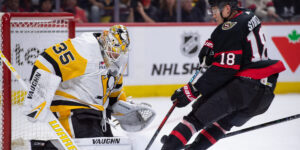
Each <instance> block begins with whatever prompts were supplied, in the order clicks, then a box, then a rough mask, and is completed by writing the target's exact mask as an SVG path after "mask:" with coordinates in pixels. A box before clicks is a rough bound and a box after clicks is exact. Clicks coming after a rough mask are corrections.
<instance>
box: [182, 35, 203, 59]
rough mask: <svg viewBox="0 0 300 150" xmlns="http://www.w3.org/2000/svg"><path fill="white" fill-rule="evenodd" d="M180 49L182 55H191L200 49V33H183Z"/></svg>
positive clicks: (196, 53)
mask: <svg viewBox="0 0 300 150" xmlns="http://www.w3.org/2000/svg"><path fill="white" fill-rule="evenodd" d="M180 51H181V53H182V54H183V55H184V56H187V57H193V56H195V55H198V53H199V51H200V35H199V34H198V33H192V32H191V33H184V34H183V36H182V42H181V46H180Z"/></svg>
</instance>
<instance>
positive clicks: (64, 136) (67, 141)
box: [0, 50, 79, 150]
mask: <svg viewBox="0 0 300 150" xmlns="http://www.w3.org/2000/svg"><path fill="white" fill-rule="evenodd" d="M0 56H1V60H2V62H4V63H5V65H6V66H7V68H8V69H9V70H10V71H11V72H12V73H13V75H14V76H15V77H16V79H17V80H18V81H19V82H20V83H21V85H22V86H23V88H24V89H25V90H28V86H27V84H26V83H25V82H24V81H23V80H22V78H21V76H20V75H19V74H18V73H17V71H16V70H15V68H14V67H13V66H12V65H11V64H10V62H9V61H8V60H7V59H6V57H5V56H4V54H3V53H2V51H1V50H0ZM44 111H48V113H51V111H50V110H49V109H48V110H44ZM48 116H49V117H47V120H46V121H47V125H48V126H49V128H51V131H53V132H54V134H55V135H56V136H57V139H58V141H59V142H60V143H61V145H62V146H63V147H64V149H66V150H69V149H73V150H78V149H79V148H78V146H77V145H76V144H75V143H74V141H73V139H72V138H71V137H70V135H69V134H68V133H67V132H66V130H65V129H64V127H63V126H62V125H61V123H60V122H59V121H58V120H57V118H56V117H55V116H54V115H53V114H52V113H51V115H48Z"/></svg>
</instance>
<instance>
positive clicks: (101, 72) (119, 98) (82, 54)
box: [31, 33, 155, 135]
mask: <svg viewBox="0 0 300 150" xmlns="http://www.w3.org/2000/svg"><path fill="white" fill-rule="evenodd" d="M101 48H103V47H101V45H100V44H99V41H98V39H97V38H96V37H95V36H94V34H93V33H83V34H81V35H80V36H78V37H76V38H74V39H68V40H66V41H64V42H62V43H58V44H56V45H54V46H52V47H49V48H48V49H46V50H45V51H44V52H43V53H41V54H40V56H39V57H38V59H37V60H36V62H35V63H34V67H33V70H32V71H33V72H32V76H31V78H34V77H35V75H36V72H40V69H41V70H43V71H45V72H48V73H50V74H53V75H54V74H55V75H56V76H58V77H60V78H61V82H59V83H58V88H57V89H56V90H54V91H55V92H54V96H53V98H52V101H51V106H50V110H51V111H52V112H54V113H55V114H56V115H57V116H58V118H59V120H60V121H61V122H62V125H63V126H64V127H65V128H66V130H67V132H68V133H69V134H70V135H72V133H71V130H70V127H69V123H68V122H69V120H68V118H67V117H69V116H70V114H71V110H74V109H97V110H98V111H103V113H102V115H103V119H102V120H103V121H102V122H101V124H102V125H103V126H104V128H103V130H106V121H107V120H106V109H107V108H108V107H109V106H112V107H111V109H112V115H113V116H114V117H115V118H116V119H118V120H119V122H120V124H121V127H122V128H123V129H124V130H126V131H133V132H135V131H140V130H142V129H143V128H145V127H146V126H147V125H149V124H150V123H151V122H152V120H153V118H154V116H155V113H154V111H153V110H152V109H151V108H150V107H148V106H147V105H139V104H136V103H133V102H127V101H126V96H125V93H124V92H123V75H122V74H119V75H117V76H113V75H110V73H108V72H109V71H108V69H107V68H106V65H105V63H104V60H103V57H102V54H103V53H101V51H100V50H101ZM45 76H46V75H45ZM44 80H47V79H44ZM46 84H47V83H46ZM44 87H45V86H44ZM42 95H44V94H42ZM37 99H41V98H37ZM110 101H111V102H110ZM49 104H50V103H49ZM95 106H96V107H95ZM129 117H130V121H128V118H129ZM62 120H65V121H62Z"/></svg>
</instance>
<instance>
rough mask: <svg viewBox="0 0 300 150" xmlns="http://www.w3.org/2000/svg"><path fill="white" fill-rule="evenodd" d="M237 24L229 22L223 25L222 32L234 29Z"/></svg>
mask: <svg viewBox="0 0 300 150" xmlns="http://www.w3.org/2000/svg"><path fill="white" fill-rule="evenodd" d="M236 24H237V22H232V21H227V22H225V23H224V24H223V25H222V30H230V29H231V28H233V27H234V26H235V25H236Z"/></svg>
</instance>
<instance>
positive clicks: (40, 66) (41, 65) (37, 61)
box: [34, 60, 51, 73]
mask: <svg viewBox="0 0 300 150" xmlns="http://www.w3.org/2000/svg"><path fill="white" fill-rule="evenodd" d="M34 65H35V66H36V67H38V68H39V69H42V70H45V71H47V72H49V73H51V71H50V70H49V69H48V68H47V67H46V66H45V65H43V64H42V63H41V62H40V61H39V60H36V61H35V63H34Z"/></svg>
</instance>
